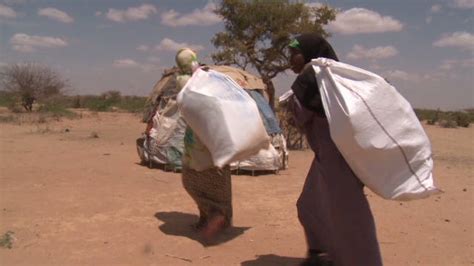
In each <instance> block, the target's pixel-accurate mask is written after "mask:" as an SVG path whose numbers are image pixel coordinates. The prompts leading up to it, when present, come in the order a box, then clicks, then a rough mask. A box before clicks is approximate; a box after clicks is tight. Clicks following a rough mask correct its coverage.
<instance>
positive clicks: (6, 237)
mask: <svg viewBox="0 0 474 266" xmlns="http://www.w3.org/2000/svg"><path fill="white" fill-rule="evenodd" d="M14 234H15V233H14V232H12V231H8V232H6V233H5V234H3V236H2V237H0V247H2V248H8V249H11V248H12V247H13V242H14V241H15V237H14V236H13V235H14Z"/></svg>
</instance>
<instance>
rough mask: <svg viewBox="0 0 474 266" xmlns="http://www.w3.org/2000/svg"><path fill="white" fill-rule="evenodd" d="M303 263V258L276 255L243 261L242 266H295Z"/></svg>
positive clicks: (260, 256)
mask: <svg viewBox="0 0 474 266" xmlns="http://www.w3.org/2000/svg"><path fill="white" fill-rule="evenodd" d="M301 262H303V259H301V258H291V257H281V256H277V255H274V254H267V255H258V256H257V258H256V259H255V260H247V261H243V262H242V263H241V264H240V265H241V266H295V265H299V263H301Z"/></svg>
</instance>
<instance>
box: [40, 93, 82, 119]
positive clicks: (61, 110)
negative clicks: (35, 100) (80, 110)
mask: <svg viewBox="0 0 474 266" xmlns="http://www.w3.org/2000/svg"><path fill="white" fill-rule="evenodd" d="M66 103H67V101H65V100H64V98H63V97H58V98H53V99H49V100H48V101H46V102H45V103H43V104H42V105H40V107H39V108H38V112H40V113H47V114H51V115H53V116H55V117H56V118H59V117H68V118H74V117H76V116H77V114H76V113H74V112H72V111H70V110H68V109H67V106H66Z"/></svg>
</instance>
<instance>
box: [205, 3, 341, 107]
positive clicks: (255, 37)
mask: <svg viewBox="0 0 474 266" xmlns="http://www.w3.org/2000/svg"><path fill="white" fill-rule="evenodd" d="M215 12H216V14H218V15H220V16H221V17H222V18H223V19H224V27H225V30H224V31H223V32H219V33H217V34H216V35H215V36H214V38H213V39H212V43H213V44H214V46H215V47H216V48H217V49H218V50H217V52H216V53H214V54H213V55H212V59H213V61H214V62H215V63H216V64H225V65H237V66H239V67H241V68H243V69H246V68H247V67H248V66H251V67H253V68H255V69H256V70H257V71H258V73H259V74H260V77H261V78H262V80H263V82H264V83H265V84H267V86H268V91H269V95H270V105H271V106H272V107H273V105H274V94H275V90H274V87H273V83H272V81H271V80H272V79H273V78H274V77H276V76H277V74H278V73H280V72H283V71H285V70H286V69H288V68H290V65H289V60H288V59H289V53H288V49H287V48H288V44H289V43H290V41H291V39H292V38H293V37H294V36H296V35H297V34H301V33H305V32H315V33H320V34H321V35H323V36H328V35H329V34H328V33H327V32H325V30H324V29H323V25H325V24H327V23H328V22H330V21H331V20H334V19H335V16H336V11H335V10H334V9H332V8H331V7H329V6H321V7H317V8H311V7H308V6H306V5H305V4H304V3H302V2H297V1H290V0H273V1H266V0H222V1H221V2H220V4H219V5H218V7H217V9H216V11H215Z"/></svg>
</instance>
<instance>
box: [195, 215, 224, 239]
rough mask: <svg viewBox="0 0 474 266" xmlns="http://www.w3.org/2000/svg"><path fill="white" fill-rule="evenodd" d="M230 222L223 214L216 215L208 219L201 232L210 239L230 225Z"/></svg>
mask: <svg viewBox="0 0 474 266" xmlns="http://www.w3.org/2000/svg"><path fill="white" fill-rule="evenodd" d="M229 226H230V224H229V222H228V221H227V220H226V219H225V217H224V216H223V215H217V216H214V217H213V218H212V219H211V220H209V221H208V223H207V225H206V226H205V227H203V228H202V230H201V234H202V235H203V236H204V238H205V239H207V240H210V239H212V238H214V237H215V236H217V235H218V234H219V233H221V232H222V231H223V230H224V229H226V228H227V227H229Z"/></svg>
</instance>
